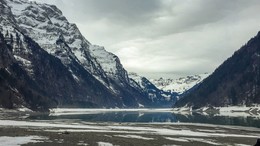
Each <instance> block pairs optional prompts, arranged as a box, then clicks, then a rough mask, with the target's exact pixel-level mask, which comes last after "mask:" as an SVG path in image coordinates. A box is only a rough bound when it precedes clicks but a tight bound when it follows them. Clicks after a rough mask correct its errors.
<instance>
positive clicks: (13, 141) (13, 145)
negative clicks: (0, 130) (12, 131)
mask: <svg viewBox="0 0 260 146" xmlns="http://www.w3.org/2000/svg"><path fill="white" fill-rule="evenodd" d="M47 139H48V138H47V137H40V136H17V137H9V136H1V137H0V145H2V146H20V145H24V144H27V143H38V142H43V141H44V140H47Z"/></svg>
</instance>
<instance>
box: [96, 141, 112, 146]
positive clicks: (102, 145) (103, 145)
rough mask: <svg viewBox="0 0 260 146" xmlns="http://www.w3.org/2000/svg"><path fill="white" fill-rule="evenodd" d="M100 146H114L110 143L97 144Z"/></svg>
mask: <svg viewBox="0 0 260 146" xmlns="http://www.w3.org/2000/svg"><path fill="white" fill-rule="evenodd" d="M97 144H98V146H113V144H112V143H109V142H97Z"/></svg>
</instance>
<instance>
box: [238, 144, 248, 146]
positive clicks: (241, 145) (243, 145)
mask: <svg viewBox="0 0 260 146" xmlns="http://www.w3.org/2000/svg"><path fill="white" fill-rule="evenodd" d="M234 146H251V145H247V144H234Z"/></svg>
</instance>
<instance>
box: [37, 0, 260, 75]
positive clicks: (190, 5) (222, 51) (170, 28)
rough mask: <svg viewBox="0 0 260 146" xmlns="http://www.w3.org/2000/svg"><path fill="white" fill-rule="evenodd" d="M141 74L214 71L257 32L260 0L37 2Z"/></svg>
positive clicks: (91, 0)
mask: <svg viewBox="0 0 260 146" xmlns="http://www.w3.org/2000/svg"><path fill="white" fill-rule="evenodd" d="M38 1H42V2H47V3H52V4H55V5H57V6H58V7H59V8H60V9H61V10H62V11H63V13H64V15H65V16H66V17H67V18H68V19H69V20H70V21H71V22H75V23H77V25H78V26H79V28H80V29H81V32H82V33H83V34H84V35H85V37H86V39H88V40H89V41H90V42H92V43H96V44H99V45H104V46H105V48H106V49H107V50H109V51H111V52H113V53H115V54H116V55H118V56H119V57H120V59H121V61H122V63H123V65H124V66H125V67H126V68H127V69H128V70H129V71H133V72H139V73H142V74H147V75H149V74H153V73H161V74H163V73H165V74H193V73H200V72H201V73H203V72H212V71H213V70H214V69H215V68H216V67H217V66H218V65H219V64H221V63H222V62H223V61H224V60H225V59H226V58H228V57H229V56H231V55H232V54H233V52H234V51H235V50H237V49H239V48H240V46H242V45H243V44H244V43H246V41H247V40H249V39H250V37H253V36H254V35H255V34H256V33H257V31H259V24H260V19H259V16H258V14H259V12H260V1H259V0H250V1H247V0H196V1H194V0H75V1H71V0H38Z"/></svg>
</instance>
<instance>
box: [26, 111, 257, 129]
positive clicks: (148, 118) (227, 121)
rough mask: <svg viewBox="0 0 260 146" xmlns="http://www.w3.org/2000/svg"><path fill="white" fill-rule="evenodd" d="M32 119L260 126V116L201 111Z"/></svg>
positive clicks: (84, 113)
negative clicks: (228, 114) (227, 114)
mask: <svg viewBox="0 0 260 146" xmlns="http://www.w3.org/2000/svg"><path fill="white" fill-rule="evenodd" d="M28 119H30V120H67V121H70V120H71V121H73V120H77V121H82V122H116V123H176V122H184V123H205V124H217V125H236V126H249V127H258V128H260V117H259V115H258V116H247V117H243V116H241V117H239V116H237V117H231V116H219V115H214V114H209V115H204V114H200V113H185V114H181V113H173V112H170V111H169V112H142V111H109V112H105V111H102V112H80V113H75V114H73V113H70V114H60V115H53V114H50V115H36V116H35V115H34V116H30V117H28Z"/></svg>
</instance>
